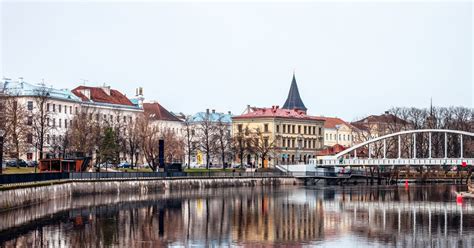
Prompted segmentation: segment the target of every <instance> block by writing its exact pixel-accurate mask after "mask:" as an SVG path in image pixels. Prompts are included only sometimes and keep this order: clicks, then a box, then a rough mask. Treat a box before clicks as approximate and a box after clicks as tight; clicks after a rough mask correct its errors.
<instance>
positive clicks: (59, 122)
mask: <svg viewBox="0 0 474 248" xmlns="http://www.w3.org/2000/svg"><path fill="white" fill-rule="evenodd" d="M59 106H61V105H59ZM61 124H62V122H61V119H59V120H58V126H59V127H61Z"/></svg>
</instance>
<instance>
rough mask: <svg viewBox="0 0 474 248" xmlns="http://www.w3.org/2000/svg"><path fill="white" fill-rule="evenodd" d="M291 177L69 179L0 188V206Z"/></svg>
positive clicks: (283, 180)
mask: <svg viewBox="0 0 474 248" xmlns="http://www.w3.org/2000/svg"><path fill="white" fill-rule="evenodd" d="M299 183H300V182H299V181H298V180H297V179H294V178H285V177H282V178H279V177H272V178H200V179H196V178H192V179H187V178H181V179H161V180H110V181H108V180H107V181H105V180H97V181H83V180H76V181H74V180H68V181H63V182H56V183H52V184H51V185H42V186H36V185H34V184H33V185H31V186H24V185H23V186H21V187H18V188H10V189H7V190H2V191H0V209H1V210H7V209H11V208H18V207H22V206H27V205H32V204H38V203H42V202H45V201H48V200H52V199H57V198H63V197H70V196H74V195H87V194H114V193H115V194H120V193H121V192H122V193H138V194H148V193H155V192H160V191H162V190H164V189H198V188H219V187H243V186H244V187H245V186H247V187H254V186H267V185H268V186H271V185H294V184H299Z"/></svg>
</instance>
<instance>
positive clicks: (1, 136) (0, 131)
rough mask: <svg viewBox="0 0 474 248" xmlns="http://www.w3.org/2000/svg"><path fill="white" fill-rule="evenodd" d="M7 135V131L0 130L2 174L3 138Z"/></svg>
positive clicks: (1, 164)
mask: <svg viewBox="0 0 474 248" xmlns="http://www.w3.org/2000/svg"><path fill="white" fill-rule="evenodd" d="M4 135H5V130H3V129H0V174H2V173H3V136H4Z"/></svg>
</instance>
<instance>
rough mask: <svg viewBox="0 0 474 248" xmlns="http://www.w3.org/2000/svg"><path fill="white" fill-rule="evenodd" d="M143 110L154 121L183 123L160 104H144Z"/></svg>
mask: <svg viewBox="0 0 474 248" xmlns="http://www.w3.org/2000/svg"><path fill="white" fill-rule="evenodd" d="M143 110H144V111H145V113H146V114H147V115H149V116H150V117H151V118H152V119H153V120H163V121H181V120H180V119H179V118H177V117H176V116H174V115H173V114H171V113H170V112H169V111H168V110H166V109H165V108H163V106H161V105H160V104H159V103H157V102H154V103H144V104H143Z"/></svg>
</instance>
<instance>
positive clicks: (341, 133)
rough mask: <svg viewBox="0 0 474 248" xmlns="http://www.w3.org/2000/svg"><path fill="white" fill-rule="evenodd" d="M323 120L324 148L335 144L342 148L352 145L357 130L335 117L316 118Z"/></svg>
mask: <svg viewBox="0 0 474 248" xmlns="http://www.w3.org/2000/svg"><path fill="white" fill-rule="evenodd" d="M318 118H321V119H323V120H324V146H325V147H332V146H334V145H336V144H338V145H342V146H344V147H351V146H353V145H354V135H355V134H356V131H357V128H355V127H354V126H352V125H351V124H349V123H347V122H345V121H344V120H342V119H340V118H337V117H318Z"/></svg>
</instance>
